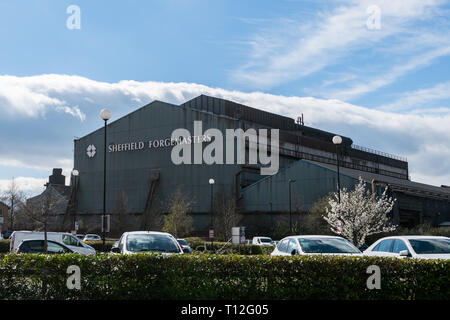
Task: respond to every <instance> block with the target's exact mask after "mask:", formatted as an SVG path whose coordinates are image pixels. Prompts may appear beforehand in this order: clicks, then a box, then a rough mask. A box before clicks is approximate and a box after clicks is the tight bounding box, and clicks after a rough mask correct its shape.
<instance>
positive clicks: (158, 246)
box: [127, 234, 180, 253]
mask: <svg viewBox="0 0 450 320" xmlns="http://www.w3.org/2000/svg"><path fill="white" fill-rule="evenodd" d="M127 250H128V251H132V252H145V251H159V252H172V253H179V252H180V249H179V247H178V246H177V244H176V243H175V241H173V240H172V239H171V238H170V237H168V236H166V235H162V234H130V235H128V237H127Z"/></svg>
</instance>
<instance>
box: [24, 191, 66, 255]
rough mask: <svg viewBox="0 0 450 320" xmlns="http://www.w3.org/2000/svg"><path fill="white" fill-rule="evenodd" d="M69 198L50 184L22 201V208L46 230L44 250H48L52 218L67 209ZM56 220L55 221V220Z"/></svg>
mask: <svg viewBox="0 0 450 320" xmlns="http://www.w3.org/2000/svg"><path fill="white" fill-rule="evenodd" d="M65 206H67V199H66V198H64V197H63V196H61V195H60V194H59V193H58V192H57V191H56V190H55V189H54V188H53V187H51V186H49V187H47V189H45V191H44V192H43V193H42V194H41V195H39V196H36V197H33V198H30V199H28V200H27V201H26V202H23V201H22V202H21V203H20V210H21V211H22V212H23V213H24V214H25V215H26V216H27V217H29V218H30V219H31V220H33V221H34V222H35V223H36V224H37V225H38V230H42V231H44V252H45V251H47V231H48V229H49V227H50V224H51V222H52V219H55V218H56V215H57V214H61V213H63V212H64V211H65ZM53 222H55V221H53Z"/></svg>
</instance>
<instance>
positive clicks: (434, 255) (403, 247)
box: [364, 236, 450, 259]
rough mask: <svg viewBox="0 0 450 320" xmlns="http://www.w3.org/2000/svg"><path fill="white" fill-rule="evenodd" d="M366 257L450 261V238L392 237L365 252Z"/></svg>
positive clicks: (379, 241)
mask: <svg viewBox="0 0 450 320" xmlns="http://www.w3.org/2000/svg"><path fill="white" fill-rule="evenodd" d="M364 255H366V256H377V257H395V258H408V257H409V258H416V259H450V238H447V237H438V236H392V237H385V238H381V239H378V240H377V241H375V242H374V243H373V244H372V245H371V246H369V247H368V248H367V250H365V251H364Z"/></svg>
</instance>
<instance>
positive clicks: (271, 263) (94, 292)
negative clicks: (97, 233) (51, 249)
mask: <svg viewBox="0 0 450 320" xmlns="http://www.w3.org/2000/svg"><path fill="white" fill-rule="evenodd" d="M70 265H76V266H79V267H80V269H81V290H79V291H77V290H69V289H67V287H66V281H67V278H68V276H69V275H68V274H67V273H66V270H67V268H68V266H70ZM370 265H377V266H379V267H380V269H381V289H380V290H376V289H374V290H369V289H367V287H366V281H367V278H368V277H369V275H368V274H367V273H366V270H367V267H368V266H370ZM449 267H450V261H445V260H441V261H438V260H415V259H392V258H381V257H370V258H369V257H333V256H299V257H273V258H271V257H269V256H264V255H259V256H238V255H209V254H196V255H174V256H169V257H167V256H162V255H156V254H135V255H107V254H99V255H96V256H82V255H76V254H70V255H52V256H46V255H23V254H19V255H14V254H8V255H4V256H3V257H2V258H0V287H1V288H2V290H0V299H274V300H276V299H449V298H450V287H449V286H448V283H449V281H450V274H449V273H450V272H449V270H450V269H449Z"/></svg>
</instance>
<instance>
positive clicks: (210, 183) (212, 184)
mask: <svg viewBox="0 0 450 320" xmlns="http://www.w3.org/2000/svg"><path fill="white" fill-rule="evenodd" d="M214 182H215V181H214V179H212V178H211V179H209V185H210V186H211V214H210V219H211V220H210V222H209V232H211V230H213V194H214V193H213V190H214ZM209 236H210V238H211V250H212V249H213V238H212V237H211V235H210V234H209Z"/></svg>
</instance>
